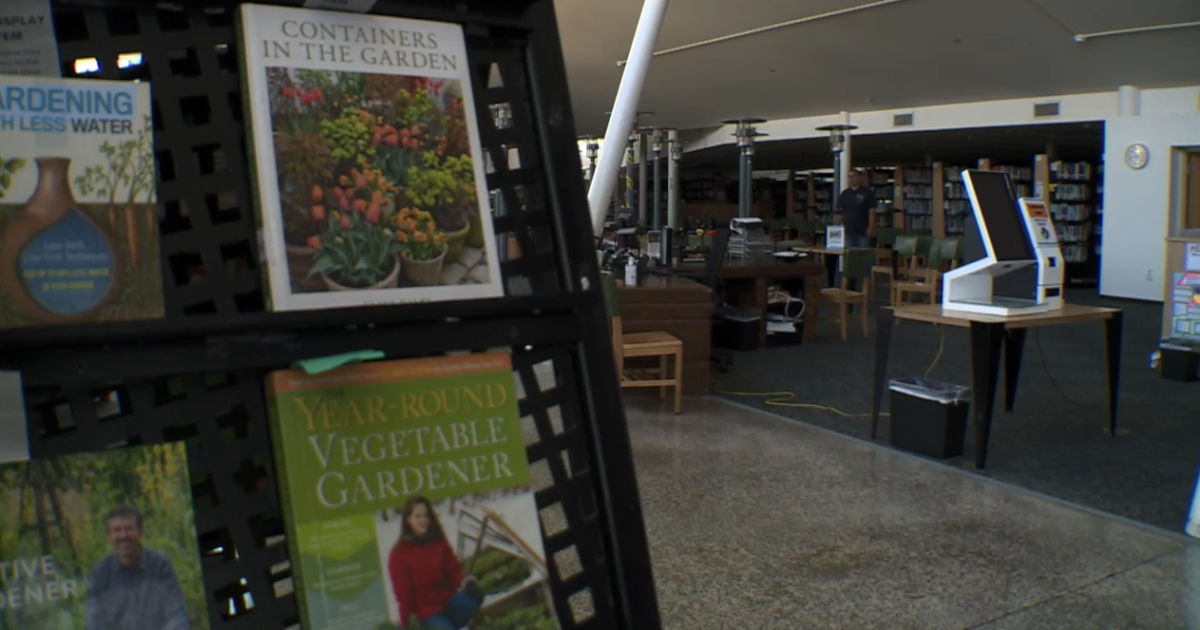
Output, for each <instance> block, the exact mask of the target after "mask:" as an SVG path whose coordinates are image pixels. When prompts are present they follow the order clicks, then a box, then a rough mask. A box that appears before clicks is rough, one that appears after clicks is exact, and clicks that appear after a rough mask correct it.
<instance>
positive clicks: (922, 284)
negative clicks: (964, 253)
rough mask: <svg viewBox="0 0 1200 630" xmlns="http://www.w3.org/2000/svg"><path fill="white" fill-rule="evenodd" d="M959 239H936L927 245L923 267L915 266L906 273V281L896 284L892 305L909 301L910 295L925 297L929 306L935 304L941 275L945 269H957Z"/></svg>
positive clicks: (959, 257) (938, 295)
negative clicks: (927, 250) (927, 298)
mask: <svg viewBox="0 0 1200 630" xmlns="http://www.w3.org/2000/svg"><path fill="white" fill-rule="evenodd" d="M961 242H962V241H961V239H957V238H938V239H934V240H933V242H932V243H930V245H929V253H928V255H927V256H926V259H925V265H924V266H923V267H918V266H916V265H915V264H914V265H913V266H912V267H911V268H910V269H909V271H908V279H907V280H905V281H902V282H897V283H896V289H895V291H894V292H893V295H892V304H903V303H905V302H908V301H910V300H909V297H910V296H911V295H917V294H919V295H925V296H928V297H929V303H930V304H937V303H938V300H939V298H940V294H941V289H942V273H943V272H945V271H946V270H947V269H952V268H954V267H957V266H958V264H957V262H956V259H961V253H960V248H961Z"/></svg>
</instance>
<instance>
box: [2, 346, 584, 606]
mask: <svg viewBox="0 0 1200 630" xmlns="http://www.w3.org/2000/svg"><path fill="white" fill-rule="evenodd" d="M535 376H536V378H537V381H538V384H539V385H541V386H543V387H545V388H549V387H553V383H552V380H553V379H554V375H553V373H548V372H546V371H544V370H542V371H538V372H537V373H535ZM543 383H544V384H543ZM168 387H171V385H170V384H168ZM179 387H180V388H184V387H185V385H184V384H183V383H182V382H180V383H179ZM264 389H265V394H266V402H267V405H268V416H269V419H268V424H269V428H268V430H269V432H270V435H271V447H270V448H271V450H272V454H273V459H274V462H275V475H274V476H275V478H276V479H277V480H279V484H278V486H279V488H280V489H281V490H280V492H281V495H282V496H281V499H282V501H281V503H282V505H283V506H284V509H283V510H282V517H283V524H284V532H285V534H284V535H283V536H280V537H272V538H271V539H268V543H267V544H268V545H273V544H280V543H286V544H287V546H288V550H289V556H290V562H286V563H284V564H285V565H286V566H285V567H281V568H280V570H279V572H278V573H276V572H275V570H274V569H272V580H273V581H275V587H276V589H277V590H276V593H277V596H282V595H283V594H286V593H295V596H296V597H297V598H298V604H299V606H298V610H299V622H300V624H301V625H302V626H303V627H304V628H307V629H308V630H336V629H339V628H350V627H354V628H385V629H386V628H392V629H397V628H409V629H416V628H422V627H424V628H430V627H434V626H435V624H437V623H438V621H439V619H440V618H444V617H446V616H450V618H452V619H454V620H455V624H457V625H461V627H471V628H538V629H545V630H553V629H557V628H559V627H561V626H560V624H559V622H558V619H557V616H556V614H555V612H554V610H553V608H552V607H551V606H550V605H549V602H551V601H552V597H551V592H550V580H549V576H550V570H549V566H548V564H547V557H546V553H545V551H546V549H545V545H544V543H543V535H542V531H541V526H540V520H539V518H538V507H537V503H536V500H535V497H534V488H533V485H532V474H531V467H530V464H529V458H528V455H527V451H526V447H525V444H526V440H527V438H526V434H525V432H524V430H523V428H522V427H523V425H522V421H521V412H520V409H519V406H518V405H519V402H518V401H519V399H520V398H521V397H523V396H524V393H523V392H522V386H521V384H520V382H519V381H518V380H517V378H516V377H515V374H514V372H513V369H512V362H511V355H510V354H508V353H504V352H497V353H487V354H470V355H461V356H443V357H434V358H426V359H415V360H400V361H380V362H370V363H363V364H358V365H351V366H346V367H341V368H337V369H334V370H330V371H325V372H321V373H319V374H309V373H308V372H306V371H305V370H303V369H289V370H283V371H277V372H273V373H270V374H267V375H266V377H265V383H264ZM23 399H24V391H23V388H22V386H21V379H20V374H19V373H15V372H0V402H3V403H4V404H3V406H0V435H3V436H6V439H5V441H4V442H0V505H4V506H5V508H4V510H2V511H0V530H2V531H4V532H5V534H4V536H0V581H2V582H4V583H5V584H4V588H3V589H0V613H3V614H2V617H3V621H2V622H0V625H3V626H4V627H6V628H14V629H16V628H21V629H29V630H35V629H45V630H49V629H55V630H95V629H113V630H117V629H133V628H153V629H155V630H159V629H162V630H167V629H172V630H175V629H190V630H208V629H209V628H210V627H211V625H210V619H220V618H221V617H222V613H223V612H224V611H222V610H210V601H211V600H210V598H211V597H212V595H211V591H210V590H209V589H210V588H211V585H206V584H205V580H204V573H205V571H206V570H207V569H210V568H211V567H212V566H214V565H211V564H210V563H208V562H204V561H202V559H201V558H202V557H204V559H205V560H209V559H215V557H216V556H224V557H226V558H233V557H235V554H236V553H237V552H236V551H235V550H233V549H231V548H229V547H228V544H227V543H226V544H225V545H224V546H222V543H221V542H220V541H219V540H207V541H206V538H207V537H202V536H201V535H200V534H206V535H207V534H210V533H211V532H199V531H197V530H198V528H197V520H198V519H199V520H203V519H204V517H205V516H206V511H207V510H209V509H211V507H212V500H211V499H209V498H207V496H208V495H201V496H202V497H204V501H198V500H196V499H194V495H193V483H195V484H197V486H196V487H201V484H202V480H200V479H196V478H194V477H193V476H192V475H191V474H190V473H189V459H190V458H192V456H193V455H195V454H197V453H198V452H199V448H198V445H195V444H191V443H187V442H182V441H177V442H168V443H166V444H155V445H153V446H128V445H125V444H122V445H121V447H119V448H109V449H106V450H99V451H97V452H93V453H80V454H72V455H63V456H55V457H45V458H37V459H31V458H30V454H29V448H28V436H29V435H30V433H31V431H32V430H41V429H47V428H49V427H51V426H52V427H53V428H54V429H55V430H60V429H61V427H63V426H74V422H75V421H74V420H73V419H72V418H71V413H72V408H71V407H69V406H62V407H56V408H54V411H53V412H52V413H46V414H40V415H39V416H38V422H39V423H44V424H45V425H48V426H38V427H37V428H36V429H35V428H34V427H31V426H30V423H29V422H28V420H27V418H26V415H25V409H26V407H27V405H26V403H25V401H24V400H23ZM31 402H33V401H31ZM111 402H112V401H111V400H110V399H107V398H106V399H103V400H102V401H101V402H100V403H98V404H97V409H96V410H95V412H94V413H95V414H96V415H97V416H98V417H104V416H105V415H106V414H107V415H110V416H111V415H112V414H113V413H117V414H119V413H120V411H121V409H120V406H121V404H122V403H121V402H120V400H119V396H118V400H117V401H116V402H115V403H114V404H110V403H111ZM107 407H116V408H115V409H108V408H107ZM30 408H32V409H37V408H39V407H38V406H32V405H31V406H30ZM217 439H218V440H219V439H220V438H217ZM15 442H20V443H15ZM217 446H219V445H217ZM205 448H207V445H206V446H205ZM193 465H194V466H203V465H205V464H203V463H200V462H199V461H198V460H196V461H193ZM265 481H266V479H265V475H264V478H263V481H262V483H258V484H256V485H255V488H256V489H257V490H262V489H263V488H265V487H266V485H265ZM207 483H210V484H211V479H210V480H209V481H208V482H207ZM247 492H248V493H249V492H251V490H247ZM239 494H240V493H239ZM51 507H52V508H53V509H51ZM225 507H226V506H224V505H223V506H222V508H225ZM207 516H211V514H207ZM208 520H210V521H212V519H208ZM212 522H216V521H212ZM131 567H136V568H137V569H138V571H137V575H136V576H132V577H131V574H130V573H129V571H130V569H129V568H131ZM289 571H290V573H291V577H286V575H285V573H286V572H289ZM276 575H282V576H283V577H279V578H276V577H274V576H276ZM210 577H211V576H210ZM243 583H244V582H243ZM245 596H246V597H247V598H248V597H249V596H250V593H249V590H248V589H247V591H246V593H245ZM236 597H237V598H238V599H241V598H242V597H243V594H242V593H238V594H237V595H236ZM221 603H224V602H223V601H222V602H221ZM240 603H244V604H245V605H244V607H245V608H253V607H254V603H253V602H252V600H250V599H246V600H244V601H243V602H240ZM218 605H219V604H218ZM242 607H243V606H239V608H242ZM442 626H445V627H449V625H447V624H442V625H439V626H437V627H442Z"/></svg>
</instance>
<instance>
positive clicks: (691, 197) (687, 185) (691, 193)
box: [683, 178, 716, 203]
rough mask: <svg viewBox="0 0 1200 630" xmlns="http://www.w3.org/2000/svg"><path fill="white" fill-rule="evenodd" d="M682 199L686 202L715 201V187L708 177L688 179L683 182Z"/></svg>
mask: <svg viewBox="0 0 1200 630" xmlns="http://www.w3.org/2000/svg"><path fill="white" fill-rule="evenodd" d="M683 200H684V201H686V202H688V203H712V202H714V201H716V188H715V186H714V185H713V180H712V179H711V178H710V179H689V180H687V181H685V182H683Z"/></svg>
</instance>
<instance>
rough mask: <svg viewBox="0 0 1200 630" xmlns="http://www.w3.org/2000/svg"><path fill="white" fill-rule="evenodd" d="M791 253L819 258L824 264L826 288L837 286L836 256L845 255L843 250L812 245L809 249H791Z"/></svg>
mask: <svg viewBox="0 0 1200 630" xmlns="http://www.w3.org/2000/svg"><path fill="white" fill-rule="evenodd" d="M792 251H795V252H803V253H805V254H812V255H815V256H820V257H821V260H822V262H823V263H824V264H825V275H826V276H827V278H826V279H827V281H828V282H827V284H826V286H831V287H832V286H837V271H838V265H837V261H838V256H841V255H842V254H845V253H846V250H845V249H829V248H828V247H825V246H823V245H822V246H817V245H812V246H809V247H793V248H792Z"/></svg>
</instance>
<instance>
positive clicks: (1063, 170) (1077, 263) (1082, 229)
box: [1034, 155, 1099, 286]
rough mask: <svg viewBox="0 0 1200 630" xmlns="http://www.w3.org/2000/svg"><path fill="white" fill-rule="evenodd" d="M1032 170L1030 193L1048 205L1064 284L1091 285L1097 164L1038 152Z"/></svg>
mask: <svg viewBox="0 0 1200 630" xmlns="http://www.w3.org/2000/svg"><path fill="white" fill-rule="evenodd" d="M1034 171H1035V180H1036V181H1035V184H1034V188H1035V191H1034V194H1035V196H1038V197H1041V198H1042V199H1043V200H1044V201H1045V202H1046V205H1047V206H1048V207H1049V208H1050V216H1051V218H1053V219H1054V227H1055V229H1056V230H1057V232H1058V241H1059V247H1060V248H1061V250H1062V254H1063V261H1064V262H1066V263H1067V273H1066V280H1067V284H1068V285H1075V286H1080V285H1082V286H1095V285H1096V284H1097V282H1098V280H1099V273H1098V271H1099V265H1098V264H1097V259H1096V257H1095V255H1094V254H1093V250H1092V248H1093V244H1092V237H1093V233H1094V232H1095V230H1096V225H1097V224H1098V223H1099V222H1098V216H1097V214H1096V213H1095V208H1096V207H1097V204H1098V202H1099V197H1098V195H1097V188H1096V175H1097V173H1098V172H1099V171H1098V168H1097V166H1096V165H1095V164H1093V163H1091V162H1065V161H1062V160H1051V159H1050V157H1049V156H1047V155H1039V156H1037V157H1036V158H1035V160H1034Z"/></svg>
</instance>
